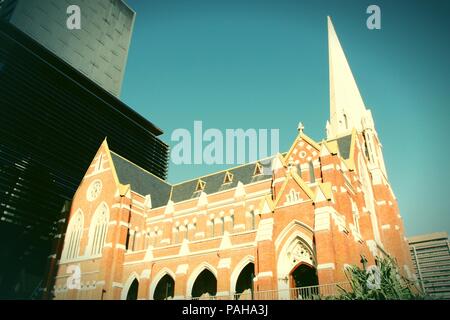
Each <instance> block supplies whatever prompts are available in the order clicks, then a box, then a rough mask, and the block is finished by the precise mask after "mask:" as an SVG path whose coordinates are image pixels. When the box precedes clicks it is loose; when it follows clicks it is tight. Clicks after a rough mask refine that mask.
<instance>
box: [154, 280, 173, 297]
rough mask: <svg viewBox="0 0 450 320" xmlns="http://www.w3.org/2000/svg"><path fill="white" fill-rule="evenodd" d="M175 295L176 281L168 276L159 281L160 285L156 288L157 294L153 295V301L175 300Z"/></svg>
mask: <svg viewBox="0 0 450 320" xmlns="http://www.w3.org/2000/svg"><path fill="white" fill-rule="evenodd" d="M174 293H175V280H173V278H172V277H171V276H170V275H168V274H166V275H165V276H164V277H162V278H161V280H159V281H158V284H157V286H156V288H155V293H154V294H153V300H167V299H169V298H173V296H174Z"/></svg>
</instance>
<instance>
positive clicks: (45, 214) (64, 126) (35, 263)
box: [0, 1, 168, 299]
mask: <svg viewBox="0 0 450 320" xmlns="http://www.w3.org/2000/svg"><path fill="white" fill-rule="evenodd" d="M33 2H34V3H40V1H33ZM59 2H60V1H58V3H59ZM3 4H4V3H3ZM4 8H5V7H4ZM0 116H1V118H2V125H1V126H0V260H1V261H2V262H3V263H2V264H1V265H0V298H20V299H28V298H30V297H31V296H32V293H33V291H34V290H35V289H36V288H38V286H40V285H41V284H40V282H41V281H42V280H43V278H44V276H45V275H46V271H45V268H46V264H47V262H48V259H47V257H48V256H49V255H50V254H51V252H52V243H53V237H54V236H56V235H57V234H58V232H57V229H58V224H59V222H58V221H64V219H66V218H67V216H66V214H67V212H63V213H61V209H62V208H63V206H64V203H65V202H66V201H70V200H71V199H72V198H73V195H74V193H75V191H76V189H77V187H78V185H79V184H80V182H81V180H82V178H83V175H84V172H85V168H86V167H87V166H89V163H90V162H91V161H92V157H93V156H94V155H95V153H96V152H97V150H98V146H99V144H101V142H102V141H103V140H104V139H105V137H108V142H109V144H110V146H111V148H112V149H113V150H117V151H118V152H120V153H121V154H122V155H123V156H125V157H127V158H128V159H130V160H132V161H133V162H134V163H136V164H139V166H141V167H143V168H145V169H146V170H148V171H150V172H152V173H153V174H155V175H157V176H159V177H161V178H162V179H165V177H166V173H167V166H168V146H167V144H165V143H164V142H163V141H161V140H160V138H159V136H160V135H161V134H162V131H161V130H160V129H159V128H158V127H156V126H155V125H154V124H153V123H151V122H150V121H148V120H147V119H145V118H143V117H142V116H140V115H139V114H137V113H136V112H135V111H134V110H133V109H131V108H130V107H129V106H127V105H126V104H124V103H123V102H121V101H120V100H119V99H117V98H116V97H114V96H113V95H111V94H109V93H108V92H107V91H106V90H104V89H103V88H102V87H100V86H99V85H98V84H97V83H95V82H94V81H92V80H90V79H89V78H88V77H86V76H85V75H83V74H82V73H81V72H79V71H78V70H76V69H75V68H73V67H72V66H71V65H69V64H67V63H66V62H64V61H63V60H62V59H60V58H59V57H58V56H57V55H55V54H53V53H51V52H50V51H49V50H47V49H46V48H45V47H44V46H42V45H41V44H40V43H38V42H37V41H35V40H34V39H33V38H31V37H29V36H28V35H27V34H26V33H24V32H22V31H21V30H19V29H18V28H16V27H15V26H14V25H12V24H11V23H5V22H4V21H0ZM99 119H101V121H99ZM11 239H15V240H14V241H11Z"/></svg>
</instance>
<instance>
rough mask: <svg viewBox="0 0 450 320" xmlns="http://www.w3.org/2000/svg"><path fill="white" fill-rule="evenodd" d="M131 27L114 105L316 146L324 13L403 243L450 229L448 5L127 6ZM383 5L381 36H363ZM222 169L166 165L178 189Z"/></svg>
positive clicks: (158, 118)
mask: <svg viewBox="0 0 450 320" xmlns="http://www.w3.org/2000/svg"><path fill="white" fill-rule="evenodd" d="M127 2H128V4H129V5H130V6H131V7H132V8H133V9H135V10H136V12H137V19H136V24H135V29H134V35H133V40H132V44H131V48H130V53H129V57H128V65H127V72H126V76H125V79H124V85H123V89H122V100H124V101H125V102H126V103H127V104H128V105H130V106H131V107H132V108H134V109H135V110H136V111H138V112H139V113H140V114H142V115H143V116H144V117H146V118H147V119H149V120H150V121H152V122H154V123H155V124H156V125H158V126H159V127H160V128H162V129H163V130H164V131H165V134H164V135H163V136H162V139H163V140H164V141H165V142H166V143H168V144H169V145H171V146H173V145H174V143H172V142H171V141H170V135H171V133H172V132H173V130H175V129H177V128H186V129H189V130H191V131H192V128H193V122H194V121H195V120H202V121H203V126H204V127H205V128H218V129H220V130H225V129H228V128H231V129H233V128H244V129H248V128H255V129H264V128H265V129H271V128H274V129H279V130H280V149H281V150H282V151H283V150H287V149H288V148H289V147H290V144H291V143H292V141H293V139H294V138H295V136H296V134H297V124H298V122H299V121H302V122H303V123H304V125H305V132H306V133H307V134H308V135H310V136H311V137H312V138H314V139H316V140H318V141H320V140H321V139H322V138H324V137H325V122H326V120H327V119H328V114H329V102H328V101H329V93H328V90H329V89H328V56H327V53H328V52H327V25H326V16H327V15H331V16H332V18H333V22H334V26H335V28H336V31H337V33H338V36H339V38H340V40H341V44H342V46H343V47H344V50H345V51H346V54H347V58H348V60H349V62H350V66H351V68H352V70H353V73H354V75H355V78H356V80H357V82H358V85H359V88H360V91H361V94H362V96H363V98H364V101H365V103H366V105H367V106H368V107H369V108H370V109H371V110H372V113H373V116H374V120H375V125H376V128H377V131H378V134H379V137H380V139H381V141H382V143H383V147H384V156H385V161H386V166H387V170H388V175H389V179H390V182H391V185H392V187H393V189H394V192H395V194H396V196H397V198H398V201H399V205H400V210H401V214H402V216H403V218H404V221H405V226H406V232H407V235H415V234H420V233H426V232H434V231H448V232H449V231H450V216H449V215H450V211H449V205H448V200H447V199H448V198H449V196H448V191H447V188H448V187H447V184H448V181H449V180H450V179H449V178H450V173H449V169H448V163H449V161H448V159H449V156H450V152H449V147H448V138H449V134H448V127H447V124H448V121H449V118H450V117H449V113H450V112H449V104H450V79H449V77H450V62H449V57H450V32H449V31H450V24H449V23H448V15H449V14H450V1H447V0H433V1H400V0H399V1H371V2H367V1H349V0H343V1H313V0H308V1H293V0H273V1H266V0H258V1H251V0H239V1H236V0H190V1H185V0H128V1H127ZM371 4H377V5H378V6H380V8H381V16H382V17H381V18H382V22H381V23H382V25H381V27H382V29H381V30H369V29H367V27H366V19H367V17H368V14H366V8H367V7H368V6H369V5H371ZM225 167H226V166H207V165H203V166H201V165H181V166H176V165H173V164H171V165H170V169H169V179H168V180H169V181H170V182H173V183H175V182H179V181H182V180H186V179H189V178H193V177H196V176H199V175H203V174H207V173H210V172H214V171H216V170H219V169H223V168H225Z"/></svg>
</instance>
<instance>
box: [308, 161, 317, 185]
mask: <svg viewBox="0 0 450 320" xmlns="http://www.w3.org/2000/svg"><path fill="white" fill-rule="evenodd" d="M308 165H309V181H310V183H314V182H316V176H315V174H314V164H313V163H312V161H310V162H309V163H308Z"/></svg>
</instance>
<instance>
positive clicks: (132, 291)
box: [127, 279, 139, 300]
mask: <svg viewBox="0 0 450 320" xmlns="http://www.w3.org/2000/svg"><path fill="white" fill-rule="evenodd" d="M138 291H139V281H138V280H137V279H134V280H133V282H132V283H131V286H130V288H129V289H128V292H127V300H137V298H138Z"/></svg>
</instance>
